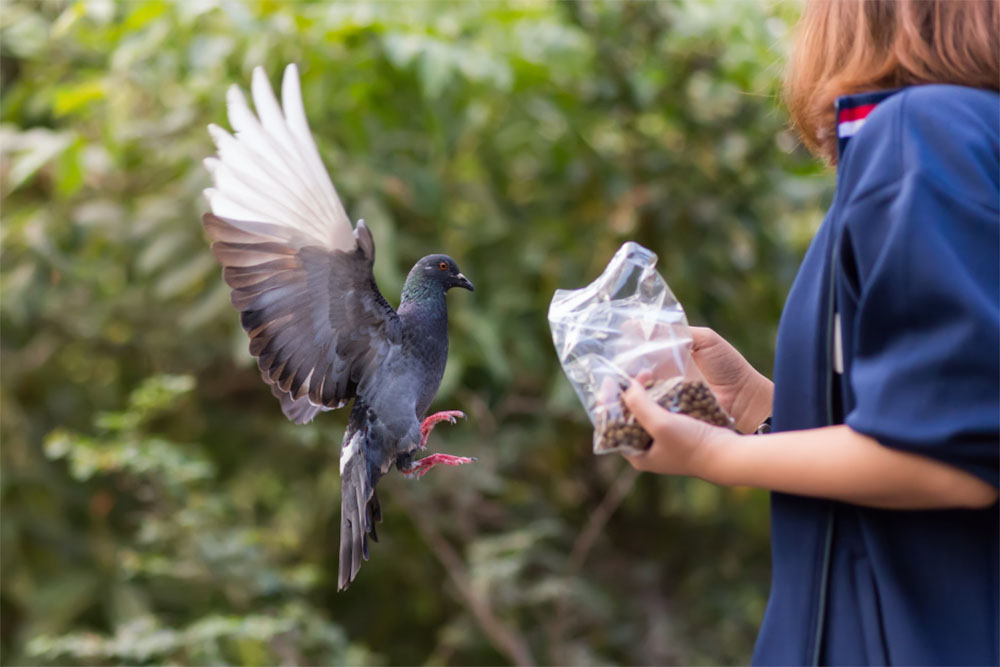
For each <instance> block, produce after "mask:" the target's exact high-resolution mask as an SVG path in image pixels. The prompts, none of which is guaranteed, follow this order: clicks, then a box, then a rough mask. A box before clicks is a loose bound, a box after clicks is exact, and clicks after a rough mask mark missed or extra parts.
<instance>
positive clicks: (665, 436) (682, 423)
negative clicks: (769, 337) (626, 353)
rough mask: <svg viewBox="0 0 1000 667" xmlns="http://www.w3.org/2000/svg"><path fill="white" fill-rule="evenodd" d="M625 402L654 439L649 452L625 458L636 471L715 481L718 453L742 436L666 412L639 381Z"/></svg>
mask: <svg viewBox="0 0 1000 667" xmlns="http://www.w3.org/2000/svg"><path fill="white" fill-rule="evenodd" d="M720 340H721V339H720ZM624 400H625V405H626V406H628V409H629V410H630V411H631V412H632V414H634V415H635V418H636V420H637V421H638V422H639V423H640V424H642V427H643V428H644V429H646V432H648V433H649V434H650V435H651V436H653V444H652V445H651V446H650V448H649V449H648V450H646V451H645V452H643V453H641V454H635V455H632V456H628V455H626V457H625V458H626V459H628V461H629V463H631V464H632V466H633V467H634V468H636V469H637V470H644V471H647V472H656V473H661V474H664V475H689V476H693V477H701V478H702V479H709V480H712V481H714V479H713V468H714V467H715V463H716V461H717V458H718V454H719V452H720V451H721V449H722V448H724V447H725V446H726V445H727V444H729V443H732V442H733V440H734V439H735V438H739V437H740V436H738V435H737V434H735V433H733V432H732V431H730V430H729V429H725V428H720V427H718V426H712V425H711V424H707V423H705V422H703V421H699V420H697V419H694V418H692V417H687V416H685V415H680V414H675V413H672V412H669V411H667V410H665V409H663V408H662V407H660V406H659V405H658V404H657V403H656V401H654V400H653V399H652V398H651V397H650V395H649V394H648V393H647V392H646V390H645V389H643V387H642V385H640V384H639V383H638V382H632V385H631V386H630V387H629V388H628V390H627V391H626V392H625V395H624Z"/></svg>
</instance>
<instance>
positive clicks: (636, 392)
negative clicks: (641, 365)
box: [622, 380, 663, 431]
mask: <svg viewBox="0 0 1000 667" xmlns="http://www.w3.org/2000/svg"><path fill="white" fill-rule="evenodd" d="M622 400H624V402H625V406H626V407H627V408H628V409H629V411H630V412H631V413H632V414H633V415H635V418H636V420H638V422H639V423H640V424H642V425H643V427H644V428H645V429H646V430H647V431H649V430H650V427H651V426H652V425H653V424H654V423H655V422H656V421H657V418H658V416H659V414H660V413H661V412H663V408H662V407H660V406H659V405H658V404H657V402H656V401H654V400H653V398H652V397H651V396H650V395H649V392H647V391H646V390H645V389H643V387H642V385H641V384H639V383H638V382H636V381H635V380H633V381H632V383H631V384H630V385H629V388H628V389H627V390H625V394H624V396H622Z"/></svg>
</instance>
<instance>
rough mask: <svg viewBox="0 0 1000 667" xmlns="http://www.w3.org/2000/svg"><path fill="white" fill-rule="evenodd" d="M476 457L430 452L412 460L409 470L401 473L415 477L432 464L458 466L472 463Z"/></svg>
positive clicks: (421, 474)
mask: <svg viewBox="0 0 1000 667" xmlns="http://www.w3.org/2000/svg"><path fill="white" fill-rule="evenodd" d="M475 460H476V459H474V458H471V457H468V456H452V455H451V454H431V455H429V456H425V457H424V458H422V459H418V460H416V461H414V462H413V466H412V467H411V468H410V469H409V470H404V471H403V474H404V475H407V476H410V475H413V476H414V477H416V478H417V479H419V478H421V477H423V476H424V475H426V474H427V471H428V470H430V469H431V468H433V467H434V466H436V465H438V464H441V465H446V466H460V465H462V464H463V463H472V462H473V461H475Z"/></svg>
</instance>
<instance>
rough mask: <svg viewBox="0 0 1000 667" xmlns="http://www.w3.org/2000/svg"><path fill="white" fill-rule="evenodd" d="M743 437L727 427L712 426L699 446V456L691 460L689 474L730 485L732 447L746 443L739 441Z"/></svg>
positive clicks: (731, 481) (714, 482)
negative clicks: (709, 433) (710, 432)
mask: <svg viewBox="0 0 1000 667" xmlns="http://www.w3.org/2000/svg"><path fill="white" fill-rule="evenodd" d="M743 437H744V436H741V435H740V434H738V433H734V432H733V431H730V430H728V429H723V428H719V427H712V434H711V436H710V437H708V438H706V439H705V441H704V443H702V446H701V447H700V448H699V449H700V452H699V453H700V456H699V457H698V458H697V459H696V460H695V461H694V462H693V463H694V465H693V466H692V471H691V474H692V475H693V476H694V477H697V478H699V479H703V480H705V481H706V482H711V483H712V484H718V485H720V486H732V485H733V484H734V483H735V482H734V481H733V479H732V475H731V471H732V465H731V459H732V454H733V449H734V448H735V447H739V446H741V445H745V444H746V443H743V442H741V441H742V439H743Z"/></svg>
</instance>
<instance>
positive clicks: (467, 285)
mask: <svg viewBox="0 0 1000 667" xmlns="http://www.w3.org/2000/svg"><path fill="white" fill-rule="evenodd" d="M455 287H462V288H464V289H467V290H469V291H470V292H475V291H476V288H475V287H473V285H472V283H471V282H470V281H469V279H468V278H466V277H465V275H464V274H461V273H460V274H458V275H457V276H455Z"/></svg>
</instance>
